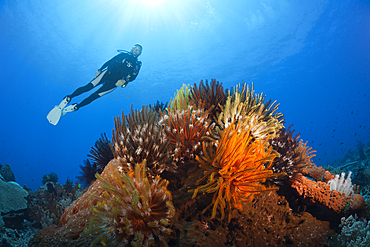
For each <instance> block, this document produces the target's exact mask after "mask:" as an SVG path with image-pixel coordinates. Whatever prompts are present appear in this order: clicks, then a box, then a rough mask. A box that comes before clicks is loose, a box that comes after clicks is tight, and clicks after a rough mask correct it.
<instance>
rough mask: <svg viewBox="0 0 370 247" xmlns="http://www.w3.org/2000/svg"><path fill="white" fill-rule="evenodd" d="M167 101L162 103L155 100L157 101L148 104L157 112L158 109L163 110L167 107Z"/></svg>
mask: <svg viewBox="0 0 370 247" xmlns="http://www.w3.org/2000/svg"><path fill="white" fill-rule="evenodd" d="M167 105H168V102H166V104H164V103H163V102H159V101H158V100H157V103H155V104H152V105H149V108H150V109H152V110H153V111H155V112H157V113H159V112H160V111H165V110H166V108H167Z"/></svg>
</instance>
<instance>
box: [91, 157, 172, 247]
mask: <svg viewBox="0 0 370 247" xmlns="http://www.w3.org/2000/svg"><path fill="white" fill-rule="evenodd" d="M107 169H108V167H107ZM107 169H106V171H105V172H106V173H107V176H105V177H106V178H105V179H104V178H103V177H101V176H100V175H98V174H97V178H98V179H99V180H100V181H101V182H102V183H103V184H104V186H103V190H104V192H103V193H102V195H101V196H94V195H92V197H93V198H94V200H91V201H96V200H97V203H96V204H95V205H92V203H91V207H92V210H93V214H94V217H93V218H92V220H91V222H90V228H89V231H88V232H92V231H97V232H98V233H100V235H99V236H98V237H97V238H96V239H95V241H94V242H93V245H94V244H97V243H99V242H101V243H103V245H104V246H126V245H129V244H131V246H150V245H154V244H156V243H158V241H161V242H162V243H163V245H165V246H167V244H166V241H165V236H166V235H168V234H169V233H171V230H170V229H169V228H168V226H169V224H170V220H171V219H172V217H173V216H174V214H175V209H174V207H173V205H172V201H171V200H172V199H171V193H170V192H169V191H168V190H167V185H168V181H167V180H163V179H161V178H160V177H159V176H156V177H155V178H154V179H153V180H151V179H149V178H148V177H147V176H146V172H145V171H146V167H145V161H143V162H141V163H139V164H136V165H135V168H134V170H129V172H128V173H127V174H122V173H120V172H119V171H118V170H117V169H113V168H112V167H109V169H108V170H107ZM91 199H92V198H91ZM93 225H95V226H94V227H93Z"/></svg>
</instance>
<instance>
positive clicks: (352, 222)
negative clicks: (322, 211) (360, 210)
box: [338, 215, 370, 247]
mask: <svg viewBox="0 0 370 247" xmlns="http://www.w3.org/2000/svg"><path fill="white" fill-rule="evenodd" d="M340 227H341V228H342V229H341V231H340V234H339V235H338V240H339V243H340V246H343V247H345V246H351V247H365V246H370V220H369V221H367V220H366V219H359V218H358V217H357V215H355V216H353V215H350V216H349V217H347V218H345V217H343V218H342V219H341V224H340Z"/></svg>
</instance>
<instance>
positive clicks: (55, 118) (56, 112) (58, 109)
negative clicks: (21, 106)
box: [46, 97, 71, 125]
mask: <svg viewBox="0 0 370 247" xmlns="http://www.w3.org/2000/svg"><path fill="white" fill-rule="evenodd" d="M70 101H71V99H70V98H69V97H65V98H64V99H63V100H62V102H60V104H59V105H56V106H55V107H54V108H53V109H52V110H51V111H50V112H49V114H48V115H47V117H46V118H47V119H48V120H49V123H51V124H52V125H57V123H58V122H59V119H60V117H61V116H62V111H63V109H64V107H66V105H67V104H68V103H69V102H70Z"/></svg>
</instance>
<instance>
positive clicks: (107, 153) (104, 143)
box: [87, 133, 114, 173]
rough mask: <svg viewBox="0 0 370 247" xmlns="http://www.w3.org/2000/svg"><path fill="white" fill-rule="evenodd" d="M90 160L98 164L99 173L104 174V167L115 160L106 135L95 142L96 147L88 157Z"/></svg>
mask: <svg viewBox="0 0 370 247" xmlns="http://www.w3.org/2000/svg"><path fill="white" fill-rule="evenodd" d="M87 156H88V157H89V158H90V160H91V161H92V162H93V163H95V164H96V166H97V167H98V169H99V171H98V172H99V173H102V171H103V170H104V167H105V166H106V165H107V164H108V163H109V161H111V160H112V159H113V158H114V155H113V152H112V149H111V142H110V141H109V140H108V138H107V135H106V134H105V133H104V134H102V135H101V138H99V140H97V141H96V142H95V145H94V147H92V148H91V150H90V154H88V155H87Z"/></svg>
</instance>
